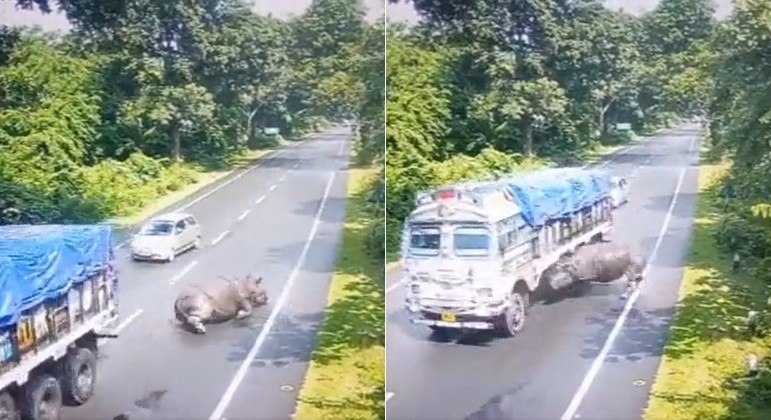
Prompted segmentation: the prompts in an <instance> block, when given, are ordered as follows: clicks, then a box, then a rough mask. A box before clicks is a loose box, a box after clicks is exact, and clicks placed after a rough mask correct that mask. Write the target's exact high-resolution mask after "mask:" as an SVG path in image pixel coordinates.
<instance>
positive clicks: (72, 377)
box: [62, 347, 96, 405]
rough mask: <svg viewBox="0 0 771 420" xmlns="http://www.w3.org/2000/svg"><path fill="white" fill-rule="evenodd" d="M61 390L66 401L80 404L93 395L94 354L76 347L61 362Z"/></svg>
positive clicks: (94, 381) (94, 376)
mask: <svg viewBox="0 0 771 420" xmlns="http://www.w3.org/2000/svg"><path fill="white" fill-rule="evenodd" d="M62 373H63V374H62V391H63V393H64V398H65V399H66V401H67V403H69V404H72V405H81V404H84V403H85V402H86V401H88V400H89V399H90V398H91V397H92V396H93V395H94V386H95V384H96V355H94V352H92V351H91V350H89V349H87V348H85V347H78V348H77V349H76V350H75V351H73V352H72V353H70V354H69V355H67V357H66V358H65V359H64V361H63V363H62Z"/></svg>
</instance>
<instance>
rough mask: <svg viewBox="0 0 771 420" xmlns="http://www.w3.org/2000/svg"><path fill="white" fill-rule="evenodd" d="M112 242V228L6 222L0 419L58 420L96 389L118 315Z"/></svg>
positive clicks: (0, 272)
mask: <svg viewBox="0 0 771 420" xmlns="http://www.w3.org/2000/svg"><path fill="white" fill-rule="evenodd" d="M111 240H112V229H111V227H110V226H108V225H34V226H33V225H12V226H0V349H1V351H0V418H6V417H4V416H10V417H8V418H14V417H13V416H14V413H19V414H21V417H22V418H25V419H26V418H35V419H36V418H58V417H57V416H58V414H57V413H59V412H60V410H61V405H62V403H63V402H70V403H72V404H82V403H84V402H85V401H87V400H88V399H89V398H90V397H91V395H92V394H93V387H94V384H93V383H94V381H93V379H94V378H95V370H96V352H97V344H98V339H99V338H102V337H114V336H115V335H114V334H111V333H110V332H109V330H110V329H111V326H112V325H113V324H114V322H115V321H116V319H117V296H116V293H117V290H118V287H117V286H118V279H117V273H116V270H115V267H114V257H113V251H112V245H111ZM84 375H87V376H89V378H86V379H87V380H83V378H82V377H83V376H84ZM84 384H85V385H84ZM44 397H45V398H47V402H46V403H45V404H43V403H42V399H43V398H44ZM46 410H48V411H51V410H53V411H52V412H48V413H43V411H46ZM43 414H45V416H43ZM41 416H42V417H41Z"/></svg>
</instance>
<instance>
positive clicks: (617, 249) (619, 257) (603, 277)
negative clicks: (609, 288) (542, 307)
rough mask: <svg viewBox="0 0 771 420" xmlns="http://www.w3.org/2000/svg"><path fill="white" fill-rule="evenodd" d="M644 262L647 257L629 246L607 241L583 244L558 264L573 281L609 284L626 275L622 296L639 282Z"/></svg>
mask: <svg viewBox="0 0 771 420" xmlns="http://www.w3.org/2000/svg"><path fill="white" fill-rule="evenodd" d="M646 264H647V261H646V259H645V258H643V257H640V256H638V255H635V254H633V253H632V251H631V250H630V249H629V247H627V246H625V245H620V244H615V243H610V242H597V243H592V244H589V245H584V246H582V247H579V248H578V249H576V252H575V253H574V254H573V255H572V256H570V257H569V258H566V259H563V260H562V261H560V262H558V263H557V265H558V267H559V268H561V269H562V270H564V271H565V272H567V274H569V275H570V276H571V277H572V278H573V279H574V281H575V282H587V281H590V282H598V283H610V282H613V281H616V280H618V279H620V278H621V277H625V279H626V283H627V290H626V291H625V292H624V295H623V296H622V297H626V296H628V294H629V293H631V291H632V290H634V289H635V288H637V287H638V286H639V285H640V282H642V280H643V277H644V275H645V273H644V270H645V266H646Z"/></svg>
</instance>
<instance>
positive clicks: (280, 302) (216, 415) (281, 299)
mask: <svg viewBox="0 0 771 420" xmlns="http://www.w3.org/2000/svg"><path fill="white" fill-rule="evenodd" d="M335 174H336V172H332V173H331V174H330V175H329V181H327V187H326V189H325V190H324V195H323V196H322V197H321V204H320V205H319V209H318V211H317V212H316V217H315V218H314V220H313V225H312V226H311V231H310V233H309V234H308V238H307V239H306V240H305V245H304V246H303V249H302V251H301V252H300V258H299V259H298V260H297V264H295V266H294V269H293V270H292V272H291V273H290V274H289V278H288V279H287V280H286V283H285V284H284V289H283V290H281V294H280V295H279V296H278V298H277V299H276V301H275V303H274V304H273V310H271V311H270V315H269V316H268V319H267V320H266V321H265V324H263V326H262V330H261V331H260V334H259V335H258V336H257V338H256V339H255V340H254V345H252V348H251V349H249V353H247V355H246V358H245V359H244V360H243V361H242V362H241V366H239V367H238V370H237V371H236V373H235V375H233V379H232V380H231V381H230V384H229V385H228V387H227V389H226V390H225V393H224V394H222V398H220V401H219V403H217V407H216V408H215V409H214V412H212V413H211V415H210V416H209V420H218V419H221V418H222V415H224V414H225V410H226V409H227V408H228V405H229V404H230V401H231V400H232V399H233V396H234V395H235V393H236V391H237V390H238V387H239V386H240V385H241V381H243V380H244V376H246V372H247V370H249V368H250V367H251V365H252V362H254V359H255V357H257V353H258V352H259V351H260V348H261V347H262V345H263V343H265V340H266V339H267V338H268V334H270V331H271V329H272V328H273V324H274V323H275V322H276V318H277V317H278V314H279V313H280V312H281V309H282V308H283V307H284V305H285V304H286V300H287V298H288V297H289V292H290V291H291V290H292V285H293V284H294V282H295V279H296V278H297V276H298V275H299V274H300V270H301V269H302V266H303V264H305V259H306V258H307V256H308V251H309V250H310V248H311V244H312V243H313V240H314V239H315V237H316V231H318V229H319V225H320V224H321V215H322V213H323V212H324V208H325V207H326V204H327V199H328V198H329V192H330V191H331V190H332V183H333V182H334V180H335Z"/></svg>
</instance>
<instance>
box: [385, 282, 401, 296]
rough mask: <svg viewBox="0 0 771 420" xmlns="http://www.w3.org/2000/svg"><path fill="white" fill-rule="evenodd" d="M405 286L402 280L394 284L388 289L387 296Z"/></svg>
mask: <svg viewBox="0 0 771 420" xmlns="http://www.w3.org/2000/svg"><path fill="white" fill-rule="evenodd" d="M403 284H404V282H403V281H401V280H399V281H397V282H396V284H392V285H391V286H390V287H388V289H386V291H385V292H386V294H388V293H390V292H392V291H394V290H396V289H397V288H398V287H399V286H402V285H403Z"/></svg>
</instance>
